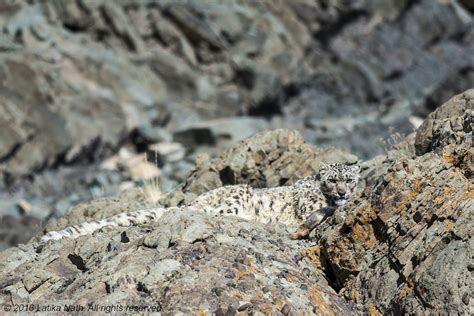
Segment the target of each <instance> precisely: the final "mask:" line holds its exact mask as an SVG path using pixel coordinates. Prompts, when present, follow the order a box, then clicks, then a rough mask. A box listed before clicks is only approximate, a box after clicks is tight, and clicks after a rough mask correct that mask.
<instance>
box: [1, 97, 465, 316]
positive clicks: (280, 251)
mask: <svg viewBox="0 0 474 316" xmlns="http://www.w3.org/2000/svg"><path fill="white" fill-rule="evenodd" d="M473 128H474V89H471V90H468V91H466V92H464V93H462V94H459V95H457V96H455V97H453V98H452V99H450V100H449V101H448V102H446V103H445V104H443V105H442V106H441V107H439V108H438V109H437V110H436V111H435V112H433V113H431V114H430V115H429V116H428V117H427V119H426V120H425V121H424V122H423V124H422V125H421V126H420V127H419V128H418V129H417V130H416V132H415V133H412V134H410V135H409V136H407V137H406V138H405V139H403V140H402V141H400V142H399V143H398V144H396V145H394V146H393V147H392V148H391V149H390V150H389V151H388V152H387V154H383V155H378V156H376V157H374V158H372V159H370V160H366V161H359V163H360V164H361V166H362V183H361V189H362V190H361V191H360V192H358V193H357V194H356V195H355V197H354V198H352V199H351V200H350V201H349V202H348V203H347V204H345V205H344V206H343V207H341V208H339V209H338V210H337V211H336V213H335V215H334V216H333V217H331V218H330V219H329V220H328V221H326V222H324V223H323V224H322V225H321V226H320V227H318V229H316V230H315V231H314V232H313V233H312V235H311V239H310V240H309V241H293V240H290V239H289V233H290V232H291V231H292V230H293V229H295V227H284V226H283V225H279V224H277V223H274V224H269V225H261V224H258V223H254V222H248V221H245V220H242V219H238V218H235V217H212V216H208V215H206V214H204V213H202V212H196V211H189V210H183V211H179V212H170V213H167V214H165V216H164V217H163V218H162V219H161V220H160V222H158V223H150V224H149V225H140V226H136V227H109V228H105V229H101V230H100V231H98V232H96V233H94V234H93V235H91V236H82V237H79V238H77V239H75V240H72V239H68V238H64V239H61V240H59V241H53V242H49V243H48V244H47V245H46V246H45V247H44V248H43V249H41V250H36V251H35V249H34V248H33V243H32V242H30V243H29V244H27V245H20V246H19V247H12V248H9V249H8V250H6V251H4V252H0V280H1V281H0V304H2V305H3V306H11V304H32V305H28V306H33V307H30V308H33V311H35V310H40V311H41V310H42V309H43V310H44V308H48V305H47V304H48V303H49V304H53V305H54V306H57V308H60V311H65V310H66V308H83V310H82V311H87V310H89V309H90V308H92V309H93V308H98V309H100V308H107V306H116V308H126V307H127V306H141V307H144V308H146V307H149V308H151V307H153V308H155V310H156V309H158V310H159V311H162V312H164V313H176V312H181V313H184V314H193V315H210V314H215V315H236V314H239V315H247V314H254V315H268V314H272V315H296V314H297V313H298V312H300V313H301V312H302V313H304V314H308V315H309V314H316V315H359V314H360V315H363V314H365V315H366V314H370V315H387V314H393V315H403V314H409V315H424V314H427V315H433V314H441V315H448V314H458V315H468V314H472V312H473V311H474V298H473V297H472V293H473V291H472V289H473V284H472V272H473V262H472V258H473V255H474V253H473V251H474V245H473V239H472V220H473V216H474V195H473V194H474V182H473V175H474V147H473V141H474V139H473ZM330 161H331V162H334V161H337V162H344V163H353V162H357V161H358V159H357V157H356V156H354V155H352V154H350V153H347V152H344V151H342V150H339V149H334V148H320V147H315V146H313V145H310V144H308V143H305V142H304V141H303V138H302V136H301V134H300V133H298V132H296V131H291V130H283V129H280V130H275V131H268V132H261V133H257V134H256V135H254V136H252V137H251V138H248V139H246V140H243V141H241V142H239V143H238V144H237V145H236V146H234V147H232V148H230V149H228V150H226V151H224V152H223V153H222V154H221V155H220V156H219V157H217V158H215V159H208V157H204V156H200V157H199V159H197V163H196V167H195V169H194V171H193V172H192V173H191V174H190V175H189V176H188V177H187V179H186V181H185V182H184V183H183V185H182V186H181V187H180V188H178V189H175V190H173V191H172V192H171V193H170V194H167V195H163V196H161V197H160V198H159V201H158V203H159V204H162V205H176V204H179V203H181V202H182V201H184V200H186V199H188V198H189V199H190V198H193V197H194V196H195V195H196V194H199V193H200V192H203V191H207V190H209V189H213V188H216V187H219V186H221V185H223V184H229V183H248V184H250V185H252V186H257V187H258V186H275V185H281V184H291V183H294V182H295V181H296V180H297V179H299V178H301V177H303V176H306V175H309V174H313V173H315V172H317V171H318V170H319V166H320V164H321V162H330ZM149 204H150V199H149V196H148V195H147V194H146V192H145V191H143V190H139V189H131V190H127V191H126V192H125V193H123V194H121V195H120V196H119V197H116V198H102V199H97V200H94V201H92V202H90V203H88V204H81V205H78V206H76V207H74V208H73V210H72V211H71V212H70V213H69V214H68V215H67V216H65V217H63V218H61V219H60V220H59V221H58V222H56V223H50V224H49V225H48V226H47V230H52V229H59V228H63V227H65V226H67V225H70V224H76V223H80V222H82V221H84V220H91V219H98V218H104V217H107V216H111V215H114V214H117V213H120V212H123V211H127V210H132V209H136V208H138V207H146V206H147V205H149ZM342 212H345V213H347V214H348V215H347V216H346V217H345V218H344V217H342V216H340V214H341V213H342ZM32 241H34V240H32ZM95 306H96V307H95ZM119 311H120V310H119ZM123 314H126V313H123Z"/></svg>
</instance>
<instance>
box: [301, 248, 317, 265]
mask: <svg viewBox="0 0 474 316" xmlns="http://www.w3.org/2000/svg"><path fill="white" fill-rule="evenodd" d="M320 253H321V249H320V248H319V246H312V247H308V248H306V249H304V250H303V255H305V256H306V257H308V258H309V260H311V262H313V263H314V265H315V266H316V267H317V268H318V269H321V261H320V260H319V258H320V257H319V256H320Z"/></svg>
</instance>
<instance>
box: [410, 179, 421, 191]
mask: <svg viewBox="0 0 474 316" xmlns="http://www.w3.org/2000/svg"><path fill="white" fill-rule="evenodd" d="M411 188H412V189H413V190H415V191H416V192H418V193H419V192H421V181H420V179H419V178H416V179H415V180H414V181H413V182H412V183H411Z"/></svg>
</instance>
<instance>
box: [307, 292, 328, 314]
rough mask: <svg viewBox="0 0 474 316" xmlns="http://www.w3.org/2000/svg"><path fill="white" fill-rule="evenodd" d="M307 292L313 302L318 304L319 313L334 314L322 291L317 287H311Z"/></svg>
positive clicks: (315, 304)
mask: <svg viewBox="0 0 474 316" xmlns="http://www.w3.org/2000/svg"><path fill="white" fill-rule="evenodd" d="M307 293H308V298H309V300H310V302H311V304H313V305H314V306H317V308H318V315H334V312H332V309H331V307H330V306H329V304H328V303H327V302H326V300H325V299H324V297H323V295H322V294H321V292H320V291H318V290H317V289H315V288H309V289H308V292H307Z"/></svg>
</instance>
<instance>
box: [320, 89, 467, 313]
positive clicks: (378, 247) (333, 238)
mask: <svg viewBox="0 0 474 316" xmlns="http://www.w3.org/2000/svg"><path fill="white" fill-rule="evenodd" d="M473 93H474V90H468V91H466V92H464V93H462V94H460V95H457V96H455V97H453V98H452V99H450V100H449V101H448V102H446V103H445V104H444V105H442V106H441V107H439V108H438V110H436V111H435V112H433V113H432V114H430V115H429V116H428V118H427V119H426V120H425V122H424V123H423V125H422V126H421V127H420V128H419V129H418V130H417V133H416V138H415V142H414V146H415V148H416V154H417V155H405V156H401V157H397V158H395V159H389V158H388V157H387V159H385V160H384V161H383V162H382V164H381V165H378V166H375V168H374V169H375V170H372V171H373V172H371V173H369V174H368V178H369V179H370V178H371V179H370V183H371V184H369V185H367V186H366V187H365V189H364V190H363V191H362V192H360V193H359V194H358V195H357V196H356V198H355V199H353V200H351V201H350V202H349V203H348V204H347V205H345V206H344V207H343V210H345V211H347V212H348V213H349V216H348V217H347V218H346V219H345V220H344V221H340V222H339V223H338V224H335V223H334V222H328V223H326V224H325V225H323V227H321V229H320V230H319V231H318V233H317V235H318V236H319V241H318V247H317V252H318V253H320V254H321V261H322V262H324V266H325V269H326V271H327V273H328V274H329V275H331V276H332V281H333V282H334V284H335V285H336V286H337V288H338V289H341V294H343V295H344V296H345V297H346V298H347V299H348V300H349V301H352V302H354V303H357V304H361V305H362V306H365V307H370V306H373V307H374V308H375V309H376V310H378V311H380V312H381V313H382V314H386V313H395V314H398V313H401V314H405V313H406V314H433V313H441V314H452V313H454V314H468V313H469V312H470V308H472V306H473V305H472V304H473V300H472V298H471V296H472V281H471V274H472V264H471V263H470V258H471V257H472V255H473V251H474V247H473V243H472V216H473V215H474V194H473V193H474V185H473V181H472V163H473V159H472V157H473V156H472V140H473V135H472V126H473V125H472V122H473V121H472V120H473V110H474V94H473ZM377 169H383V170H386V172H385V173H384V174H382V175H380V174H378V173H377Z"/></svg>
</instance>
